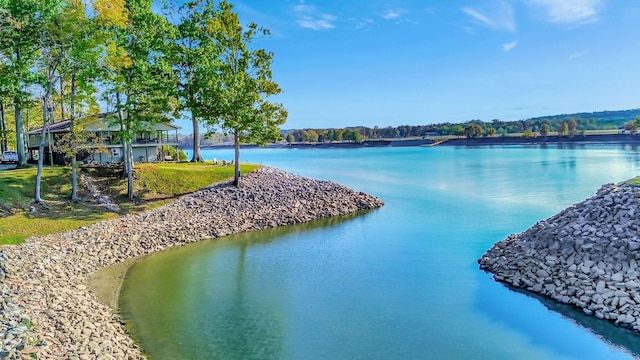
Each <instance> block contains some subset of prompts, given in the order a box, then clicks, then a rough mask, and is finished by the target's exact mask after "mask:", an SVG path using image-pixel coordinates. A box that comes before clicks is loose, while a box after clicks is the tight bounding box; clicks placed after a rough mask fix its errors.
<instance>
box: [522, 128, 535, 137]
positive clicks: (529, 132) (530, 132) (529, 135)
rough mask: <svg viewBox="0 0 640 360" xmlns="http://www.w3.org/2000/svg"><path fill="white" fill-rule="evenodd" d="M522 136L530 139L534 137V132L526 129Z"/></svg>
mask: <svg viewBox="0 0 640 360" xmlns="http://www.w3.org/2000/svg"><path fill="white" fill-rule="evenodd" d="M522 137H523V138H525V139H531V138H534V137H535V134H534V133H533V131H531V130H529V129H527V130H525V131H523V132H522Z"/></svg>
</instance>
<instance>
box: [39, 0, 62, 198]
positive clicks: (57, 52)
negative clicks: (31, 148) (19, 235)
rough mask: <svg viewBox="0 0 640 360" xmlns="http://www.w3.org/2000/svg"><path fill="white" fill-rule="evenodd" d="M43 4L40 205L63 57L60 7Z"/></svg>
mask: <svg viewBox="0 0 640 360" xmlns="http://www.w3.org/2000/svg"><path fill="white" fill-rule="evenodd" d="M43 4H45V5H48V6H47V7H43V8H42V9H41V10H42V11H43V12H42V14H40V16H41V19H42V21H43V29H42V30H43V31H42V33H41V34H40V38H39V48H40V49H41V50H42V51H41V54H42V56H41V57H40V59H39V60H38V65H39V67H40V71H41V73H42V76H41V78H40V79H41V85H42V87H43V90H44V95H43V97H42V119H43V121H42V132H41V134H40V145H39V147H38V155H39V156H38V169H37V171H36V181H35V196H34V202H36V203H42V197H41V191H40V190H41V186H40V184H41V180H42V166H43V161H44V156H43V154H44V143H45V141H46V134H47V130H48V126H49V124H51V123H52V122H53V106H52V104H51V97H52V95H53V92H54V86H55V84H56V82H57V81H58V79H59V77H60V75H59V72H58V67H59V66H60V64H61V63H62V57H63V55H64V54H63V51H62V47H61V46H60V42H59V40H60V38H59V37H57V36H56V35H59V34H60V33H58V32H57V31H56V30H57V29H55V27H56V26H57V22H56V21H54V19H56V18H57V17H58V15H59V14H60V12H61V7H60V6H59V4H57V3H54V2H53V1H51V2H43ZM50 146H51V145H50Z"/></svg>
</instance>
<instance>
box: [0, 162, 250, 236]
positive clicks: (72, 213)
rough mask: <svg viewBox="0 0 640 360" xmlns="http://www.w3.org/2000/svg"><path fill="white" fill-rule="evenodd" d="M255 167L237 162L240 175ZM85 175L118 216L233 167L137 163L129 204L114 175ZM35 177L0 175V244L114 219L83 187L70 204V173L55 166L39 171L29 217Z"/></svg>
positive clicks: (17, 172) (222, 176) (224, 175)
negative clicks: (38, 197)
mask: <svg viewBox="0 0 640 360" xmlns="http://www.w3.org/2000/svg"><path fill="white" fill-rule="evenodd" d="M258 167H259V165H250V164H242V165H241V166H240V172H241V173H243V174H246V173H249V172H252V171H254V170H255V169H257V168H258ZM86 171H87V172H88V173H89V174H90V175H91V176H92V177H93V178H94V179H96V181H97V182H98V185H99V186H101V187H103V188H105V189H106V192H107V193H109V194H110V195H111V196H112V198H113V200H114V202H116V203H117V204H118V205H119V206H120V208H121V209H122V211H121V213H122V214H126V213H131V212H137V211H144V210H147V209H151V208H155V207H158V206H161V205H163V204H166V203H167V202H169V201H171V199H173V198H175V197H177V196H180V195H184V194H188V193H190V192H193V191H196V190H198V189H200V188H203V187H205V186H207V185H210V184H212V183H216V182H220V181H223V180H226V179H229V178H231V177H233V166H214V165H211V163H209V164H203V163H158V164H137V165H136V170H135V180H134V192H135V194H136V198H135V200H134V201H133V202H131V201H129V199H128V198H127V196H126V191H127V182H126V180H123V179H120V178H119V176H118V175H119V174H118V171H114V170H112V171H104V170H98V169H87V170H86ZM35 178H36V168H35V167H29V168H24V169H14V170H5V171H0V245H2V244H19V243H21V242H23V241H24V240H25V239H26V238H29V237H31V236H36V235H47V234H52V233H57V232H62V231H66V230H71V229H75V228H78V227H81V226H86V225H90V224H93V223H95V222H97V221H100V220H105V219H110V218H114V217H117V216H119V214H115V213H112V212H107V211H105V210H104V209H103V208H101V207H97V206H95V204H93V203H91V202H89V201H85V200H84V199H88V196H89V194H87V193H86V192H85V190H84V189H83V188H82V186H80V189H79V190H81V192H80V197H81V198H82V199H83V200H82V201H80V202H79V203H77V204H74V203H72V202H71V201H69V198H70V195H71V169H70V168H68V167H56V166H54V167H45V168H44V169H43V173H42V190H41V191H42V198H43V200H44V201H45V203H44V205H43V206H38V207H37V209H38V211H37V212H36V213H34V214H32V213H31V212H30V211H29V208H30V207H31V201H32V199H33V197H34V193H35Z"/></svg>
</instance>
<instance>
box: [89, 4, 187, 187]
mask: <svg viewBox="0 0 640 360" xmlns="http://www.w3.org/2000/svg"><path fill="white" fill-rule="evenodd" d="M151 4H152V0H135V1H127V2H125V1H124V0H96V1H95V3H94V10H95V12H96V13H97V15H96V19H97V21H98V23H99V24H101V26H102V28H103V30H104V31H103V34H106V35H109V37H107V38H106V40H105V43H106V46H105V48H106V49H105V55H104V58H103V60H102V62H103V65H104V66H103V67H104V69H105V71H106V75H105V76H104V79H103V84H104V85H105V87H106V89H105V95H107V98H108V100H109V101H110V102H112V103H113V104H115V109H116V114H117V116H111V117H107V118H106V120H107V121H108V122H111V123H117V124H119V126H120V138H121V141H122V144H123V164H124V167H123V175H124V176H126V177H127V196H128V197H129V199H133V198H134V192H133V151H132V146H131V141H132V138H133V136H134V134H136V133H138V132H142V131H148V130H149V126H150V125H152V124H154V123H157V122H161V121H166V120H167V114H168V113H169V112H171V111H173V110H175V109H176V108H177V107H176V106H175V105H176V104H175V102H174V101H173V100H174V97H173V90H172V89H174V88H175V85H176V80H175V77H174V72H173V69H172V68H171V65H170V62H169V61H168V58H167V53H168V41H169V40H170V39H171V31H170V29H171V26H170V25H169V23H168V21H167V19H166V18H165V17H163V16H160V15H157V14H155V13H154V12H153V10H152V9H151Z"/></svg>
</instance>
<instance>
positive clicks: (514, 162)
mask: <svg viewBox="0 0 640 360" xmlns="http://www.w3.org/2000/svg"><path fill="white" fill-rule="evenodd" d="M204 156H205V158H208V159H212V158H214V157H215V158H217V159H226V160H230V159H232V156H233V155H232V152H231V150H228V149H224V150H207V151H205V152H204ZM241 156H242V159H241V160H242V161H243V162H252V163H259V164H264V165H269V166H275V167H279V168H282V169H285V170H288V171H291V172H294V173H297V174H300V175H304V176H309V177H314V178H320V179H329V180H333V181H337V182H340V183H342V184H344V185H346V186H349V187H351V188H353V189H356V190H360V191H364V192H367V193H370V194H373V195H375V196H378V197H380V198H381V199H383V200H384V201H385V202H386V205H385V206H384V207H382V208H381V209H379V210H375V211H371V212H368V213H364V214H360V215H358V216H352V217H346V218H339V219H330V220H324V221H318V222H313V223H310V224H303V225H298V226H291V227H284V228H279V229H273V230H268V231H261V232H255V233H250V234H244V235H235V236H229V237H226V238H221V239H217V240H213V241H204V242H200V243H197V244H193V245H188V246H185V247H181V248H177V249H172V250H169V251H166V252H162V253H159V254H156V255H153V256H151V257H149V258H147V259H145V260H143V261H141V262H139V263H137V264H135V265H134V266H133V267H132V268H131V270H130V272H129V274H128V276H127V279H126V281H125V283H124V285H123V289H122V292H121V297H120V307H121V311H122V313H123V317H124V319H125V322H126V324H127V327H128V328H129V329H130V330H131V332H132V333H133V335H134V337H135V338H136V339H137V340H138V341H139V342H140V343H141V344H142V346H143V348H144V349H145V351H146V352H147V353H148V354H150V356H151V358H152V359H624V358H633V357H634V356H635V355H638V354H640V337H638V336H637V335H633V334H630V333H629V332H627V331H623V330H622V329H619V328H617V327H615V326H613V325H610V324H608V323H605V322H603V321H599V320H596V319H594V318H592V317H587V316H584V315H582V314H581V313H580V312H578V311H575V310H574V309H572V308H570V307H567V306H560V305H558V304H554V303H550V302H547V301H544V300H541V299H537V298H534V297H530V296H528V295H526V294H523V293H519V292H515V291H512V290H509V289H507V288H506V287H505V286H503V285H501V284H499V283H496V282H495V281H493V280H492V279H491V277H490V275H488V274H486V273H484V272H482V271H480V270H479V269H478V266H477V263H476V260H477V259H478V258H479V257H480V256H481V255H482V254H483V253H484V252H485V251H486V250H487V249H488V248H490V247H491V245H492V244H493V243H495V242H496V241H500V240H502V239H504V238H505V237H506V236H507V235H509V234H510V233H517V232H521V231H523V230H525V229H526V228H528V227H529V226H531V225H533V224H534V223H535V222H536V221H538V220H541V219H545V218H547V217H549V216H551V215H553V214H554V213H556V212H558V211H560V210H561V209H563V208H564V207H566V206H568V205H571V204H573V203H576V202H579V201H581V200H583V199H584V198H586V197H588V196H590V195H592V194H593V193H594V192H595V191H596V190H597V189H598V188H599V187H600V185H601V184H604V183H609V182H619V181H623V180H626V179H629V178H631V177H634V176H636V175H638V174H640V171H639V170H640V169H639V168H640V150H639V149H637V148H634V147H631V146H577V147H562V146H560V147H557V146H550V147H541V146H531V147H520V146H513V147H478V148H454V147H430V148H426V147H412V148H362V149H323V150H321V149H313V150H306V149H292V150H289V149H245V150H242V152H241Z"/></svg>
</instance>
